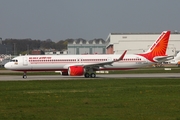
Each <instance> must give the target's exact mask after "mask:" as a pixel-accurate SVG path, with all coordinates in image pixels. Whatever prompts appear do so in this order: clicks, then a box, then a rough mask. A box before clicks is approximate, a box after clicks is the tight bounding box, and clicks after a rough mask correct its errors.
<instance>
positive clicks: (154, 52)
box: [139, 31, 170, 62]
mask: <svg viewBox="0 0 180 120" xmlns="http://www.w3.org/2000/svg"><path fill="white" fill-rule="evenodd" d="M169 36H170V31H164V32H162V34H161V35H160V37H159V38H158V39H157V40H156V41H155V42H154V43H153V45H152V46H151V47H150V48H149V50H148V51H147V52H146V53H143V54H139V55H141V56H143V57H145V58H146V59H148V60H150V61H152V62H154V60H153V58H154V57H156V56H166V50H167V46H168V42H169Z"/></svg>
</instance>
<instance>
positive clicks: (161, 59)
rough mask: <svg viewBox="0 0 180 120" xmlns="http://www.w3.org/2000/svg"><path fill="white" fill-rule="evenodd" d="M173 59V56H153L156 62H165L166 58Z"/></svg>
mask: <svg viewBox="0 0 180 120" xmlns="http://www.w3.org/2000/svg"><path fill="white" fill-rule="evenodd" d="M172 59H174V56H172V55H171V56H157V57H154V61H156V62H165V61H168V60H172Z"/></svg>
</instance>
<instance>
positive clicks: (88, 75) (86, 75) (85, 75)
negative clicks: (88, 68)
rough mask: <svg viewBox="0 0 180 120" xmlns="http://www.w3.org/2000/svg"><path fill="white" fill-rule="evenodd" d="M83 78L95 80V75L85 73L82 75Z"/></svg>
mask: <svg viewBox="0 0 180 120" xmlns="http://www.w3.org/2000/svg"><path fill="white" fill-rule="evenodd" d="M84 77H85V78H89V77H90V78H95V77H96V74H95V73H87V72H86V73H85V74H84Z"/></svg>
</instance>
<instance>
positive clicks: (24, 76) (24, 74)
mask: <svg viewBox="0 0 180 120" xmlns="http://www.w3.org/2000/svg"><path fill="white" fill-rule="evenodd" d="M22 78H24V79H26V78H27V75H26V71H24V73H23V76H22Z"/></svg>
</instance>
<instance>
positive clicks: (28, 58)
mask: <svg viewBox="0 0 180 120" xmlns="http://www.w3.org/2000/svg"><path fill="white" fill-rule="evenodd" d="M169 36H170V31H163V32H162V33H161V35H160V36H159V37H158V39H157V40H156V41H155V42H154V43H153V44H152V46H151V47H150V48H149V50H148V51H147V52H145V53H141V54H126V52H127V51H124V53H123V54H119V55H118V54H102V55H98V54H95V55H88V54H87V55H25V56H18V57H15V58H13V59H12V60H11V61H10V62H8V63H6V64H5V68H6V69H10V70H14V71H23V72H24V74H23V78H27V76H26V72H27V71H61V72H62V75H70V76H82V75H84V77H86V78H88V77H92V78H94V77H96V74H95V71H100V70H128V69H135V68H139V67H144V66H149V65H152V64H154V63H157V62H164V61H167V60H169V58H170V57H171V56H167V55H166V49H167V46H168V41H169Z"/></svg>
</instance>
